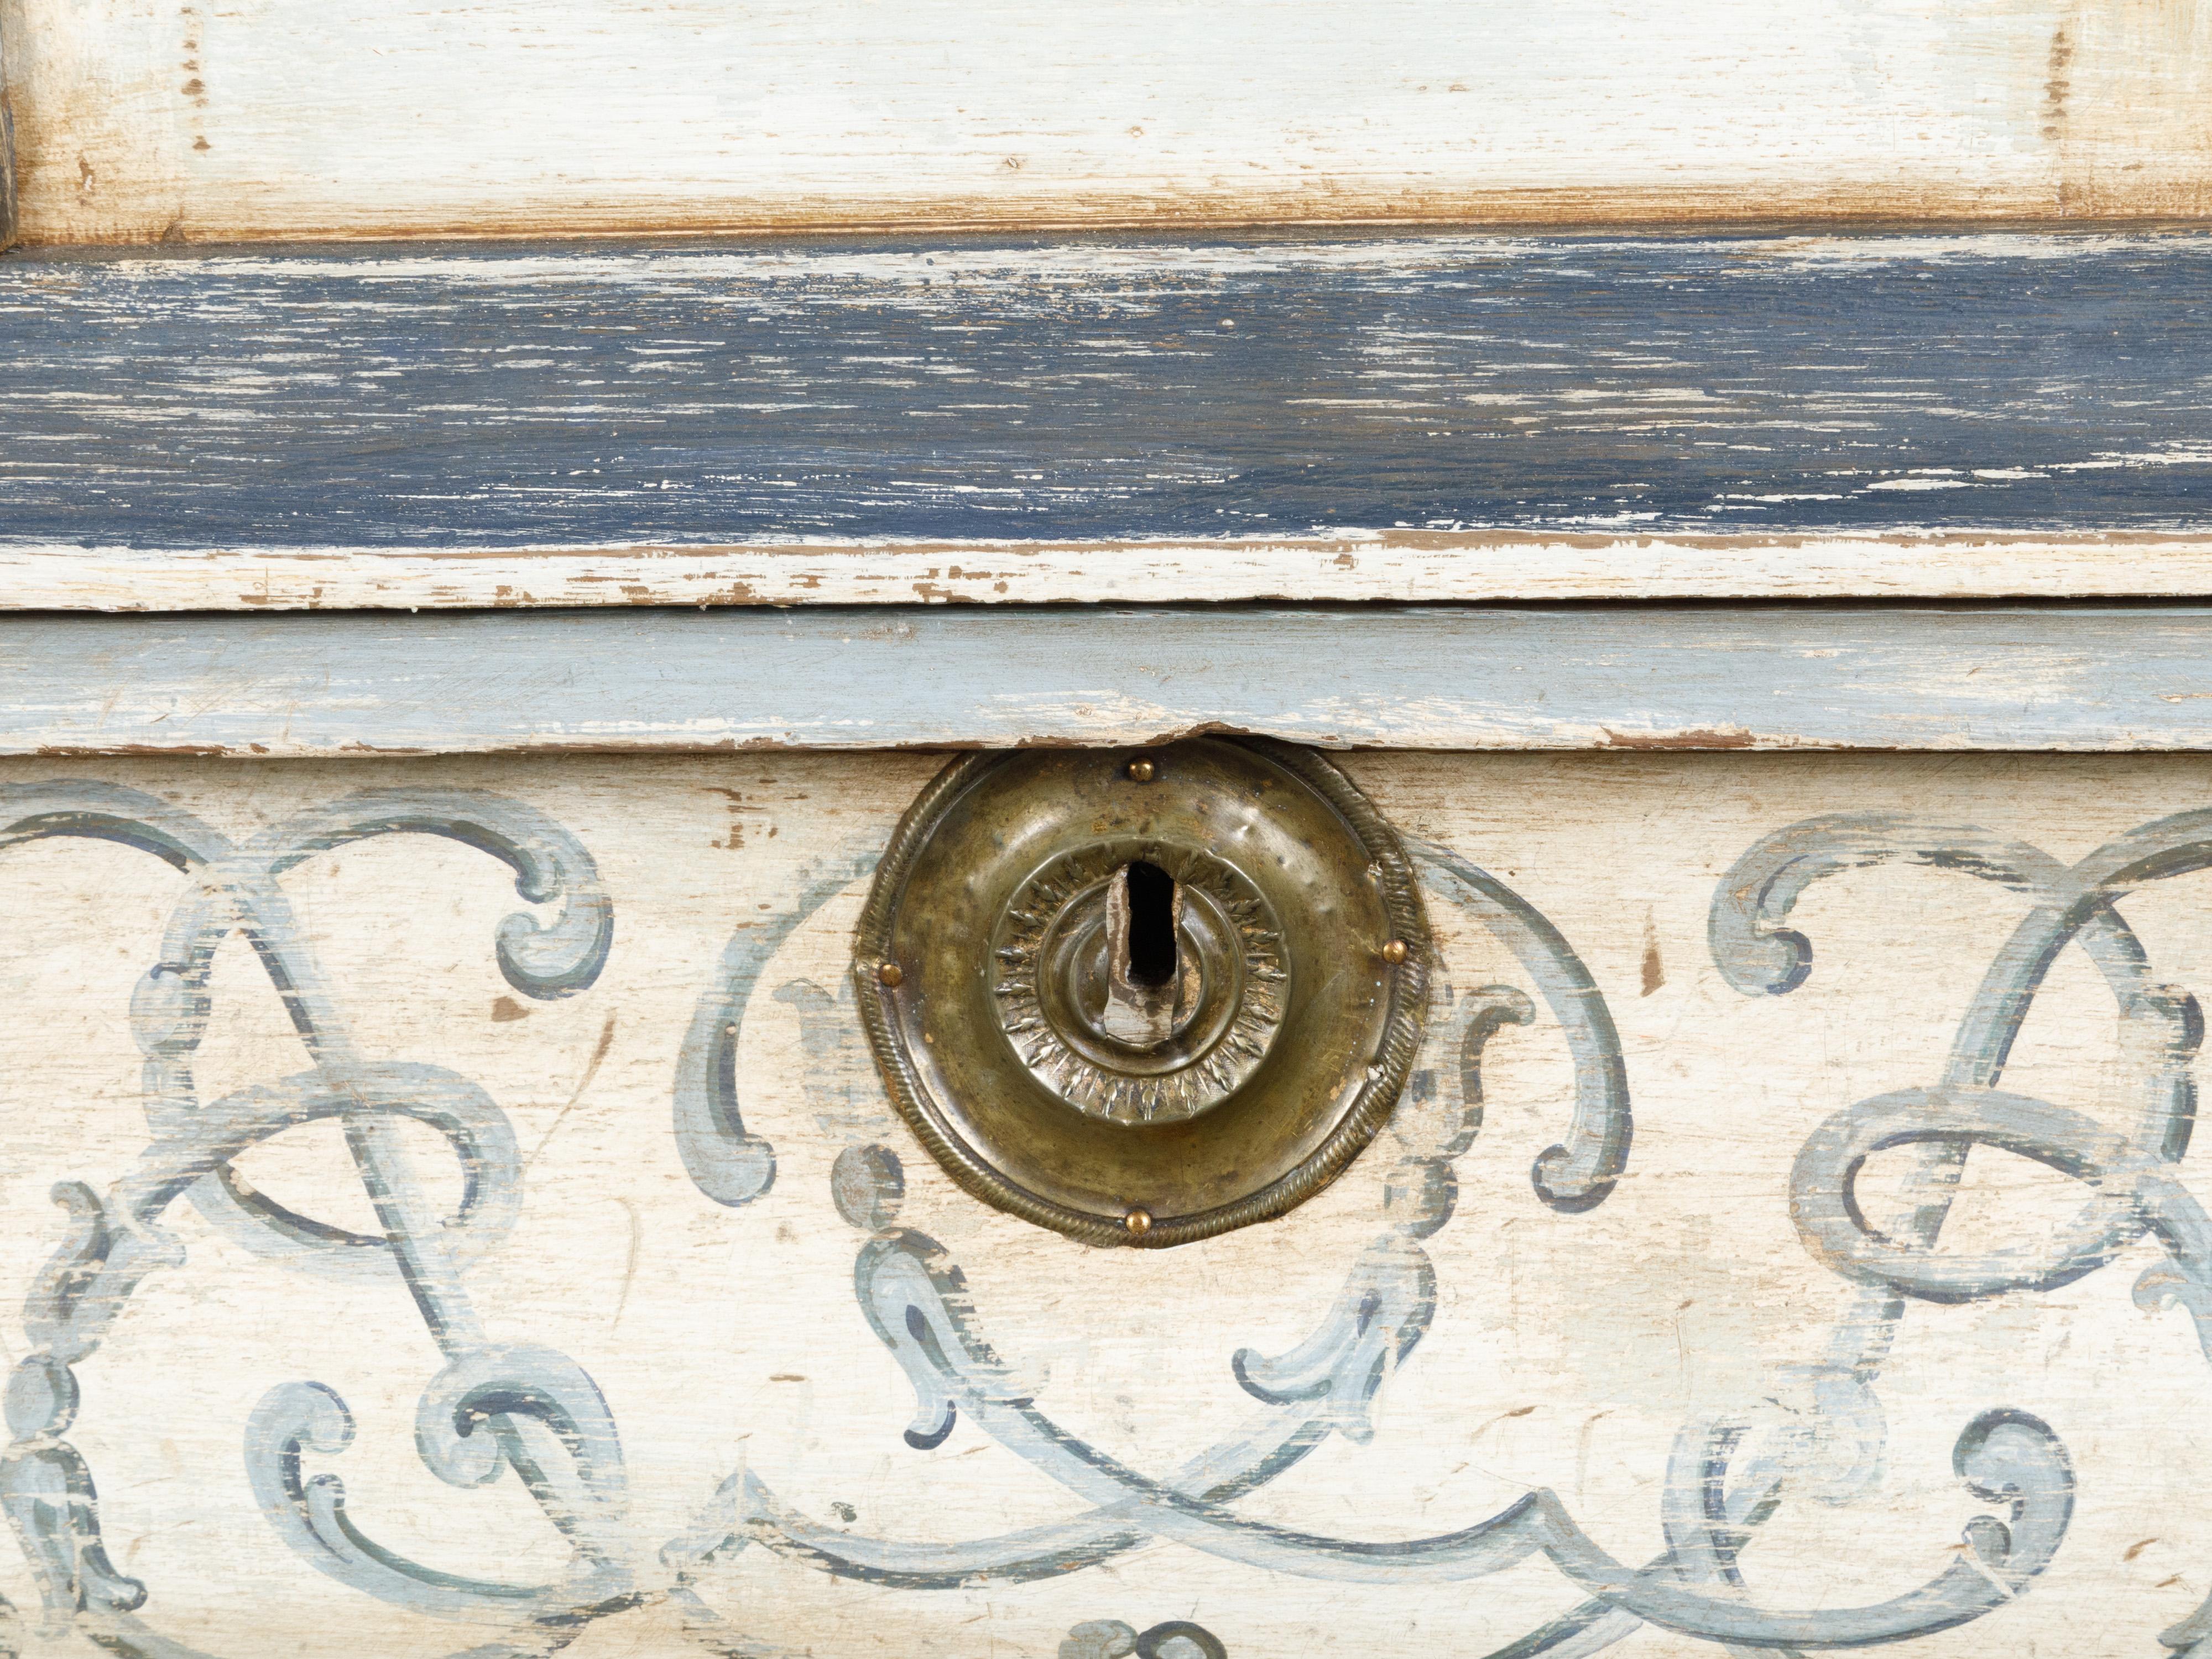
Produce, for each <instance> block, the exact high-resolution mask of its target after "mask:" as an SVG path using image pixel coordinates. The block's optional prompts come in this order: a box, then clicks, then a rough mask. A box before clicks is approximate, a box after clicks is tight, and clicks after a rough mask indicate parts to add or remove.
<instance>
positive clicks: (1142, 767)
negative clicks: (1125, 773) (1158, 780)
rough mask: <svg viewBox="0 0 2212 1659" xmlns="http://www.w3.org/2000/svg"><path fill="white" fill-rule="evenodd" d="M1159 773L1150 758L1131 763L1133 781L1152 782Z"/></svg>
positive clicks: (1131, 780) (1130, 769)
mask: <svg viewBox="0 0 2212 1659" xmlns="http://www.w3.org/2000/svg"><path fill="white" fill-rule="evenodd" d="M1156 776H1158V768H1157V767H1155V766H1154V765H1153V764H1152V762H1150V761H1148V760H1133V761H1131V762H1130V763H1129V781H1130V782H1132V783H1150V782H1151V781H1152V780H1153V778H1155V777H1156Z"/></svg>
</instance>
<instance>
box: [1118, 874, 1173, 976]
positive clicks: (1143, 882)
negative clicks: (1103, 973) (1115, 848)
mask: <svg viewBox="0 0 2212 1659" xmlns="http://www.w3.org/2000/svg"><path fill="white" fill-rule="evenodd" d="M1122 879H1123V880H1124V881H1126V882H1127V884H1128V890H1129V945H1128V949H1129V961H1128V974H1129V982H1130V983H1131V984H1132V985H1146V986H1153V987H1158V986H1164V985H1172V984H1174V983H1175V977H1176V919H1175V878H1174V877H1172V876H1170V874H1168V872H1166V871H1164V870H1163V869H1161V868H1160V867H1159V866H1158V865H1157V864H1146V862H1144V860H1141V859H1140V860H1138V861H1137V862H1136V863H1134V864H1132V865H1131V866H1129V867H1128V869H1127V871H1126V872H1124V873H1123V876H1122Z"/></svg>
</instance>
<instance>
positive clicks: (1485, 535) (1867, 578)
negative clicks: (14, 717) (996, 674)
mask: <svg viewBox="0 0 2212 1659" xmlns="http://www.w3.org/2000/svg"><path fill="white" fill-rule="evenodd" d="M2204 594H2212V532H2208V533H2203V534H2198V533H2195V532H2188V533H2179V534H2172V535H2128V534H2124V533H2123V534H2087V533H2085V534H2081V535H2075V536H2068V535H2063V534H2060V535H2005V534H2002V533H1998V534H1984V535H1977V534H1975V533H1973V532H1955V533H1951V534H1945V533H1942V532H1929V533H1923V534H1911V533H1900V534H1895V535H1891V536H1881V535H1871V534H1861V535H1837V536H1814V535H1803V536H1784V537H1764V536H1702V537H1692V536H1606V535H1584V536H1572V535H1556V536H1544V535H1516V534H1514V533H1513V532H1467V533H1462V534H1452V533H1450V532H1367V533H1355V534H1351V535H1344V536H1336V537H1300V538H1287V539H1283V540H1270V539H1257V538H1255V539H1243V538H1240V539H1237V540H1235V541H1160V542H1109V541H1097V542H1086V541H1069V542H991V541H975V542H944V543H927V542H924V543H901V542H894V541H873V542H862V541H855V542H845V543H839V542H820V543H801V544H795V545H786V546H777V545H773V544H770V545H747V544H740V545H738V546H733V547H704V548H702V547H605V548H580V549H578V548H456V549H448V550H436V551H428V552H401V551H394V550H392V549H390V548H386V547H378V546H368V547H309V548H241V549H231V548H210V549H202V548H187V549H158V548H157V549H136V548H111V547H99V548H82V547H66V546H51V545H50V546H43V547H38V546H33V547H24V546H9V545H7V544H5V543H4V542H0V612H4V611H108V612H132V611H261V612H275V611H352V610H367V611H425V610H447V611H451V610H548V609H559V608H575V607H584V606H601V605H619V606H640V605H690V606H702V607H709V606H711V607H720V606H726V605H1062V604H1079V605H1093V604H1114V603H1120V604H1145V603H1149V602H1152V601H1155V600H1158V599H1161V598H1163V597H1169V598H1172V599H1176V600H1180V601H1198V602H1221V601H1238V600H1297V601H1320V602H1330V601H1364V600H1383V601H1394V602H1398V603H1409V602H1419V603H1436V602H1440V601H1454V600H1456V601H1461V602H1465V603H1485V602H1490V601H1499V600H1504V601H1516V600H1541V601H1550V600H1574V599H1835V598H1839V597H1840V598H1857V599H1903V600H1919V599H2189V598H2194V597H2197V596H2199V595H2204Z"/></svg>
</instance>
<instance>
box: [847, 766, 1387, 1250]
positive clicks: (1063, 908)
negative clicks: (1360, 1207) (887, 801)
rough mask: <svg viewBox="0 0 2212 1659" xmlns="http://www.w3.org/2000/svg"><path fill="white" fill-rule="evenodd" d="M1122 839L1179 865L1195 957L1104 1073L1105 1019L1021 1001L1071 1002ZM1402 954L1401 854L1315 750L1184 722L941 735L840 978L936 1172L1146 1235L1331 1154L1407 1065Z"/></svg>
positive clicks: (1304, 1190) (1097, 1230)
mask: <svg viewBox="0 0 2212 1659" xmlns="http://www.w3.org/2000/svg"><path fill="white" fill-rule="evenodd" d="M1145 763H1150V766H1151V770H1150V773H1149V775H1146V767H1145ZM1139 778H1144V779H1145V781H1139ZM1136 861H1143V862H1146V863H1149V864H1152V865H1154V866H1157V867H1158V868H1159V869H1160V870H1162V871H1164V872H1166V873H1167V874H1169V875H1170V876H1171V877H1172V878H1174V880H1175V881H1176V884H1177V885H1178V888H1179V890H1182V891H1183V893H1184V895H1185V902H1183V903H1182V908H1181V909H1180V910H1179V911H1178V913H1177V914H1178V919H1179V923H1180V926H1181V928H1182V933H1181V934H1180V937H1181V939H1182V942H1183V945H1184V947H1185V949H1186V950H1187V951H1191V952H1194V953H1195V956H1196V958H1197V965H1198V966H1199V967H1200V968H1201V969H1203V971H1200V972H1194V973H1192V974H1191V975H1189V984H1190V987H1191V989H1190V991H1189V993H1188V998H1189V1012H1187V1013H1186V1014H1184V1015H1183V1016H1182V1023H1181V1024H1178V1025H1177V1026H1176V1029H1175V1032H1174V1035H1173V1036H1172V1037H1171V1038H1170V1039H1166V1040H1164V1042H1162V1043H1161V1045H1160V1046H1159V1047H1158V1048H1157V1049H1156V1050H1154V1051H1152V1053H1150V1054H1146V1055H1131V1056H1129V1057H1127V1060H1126V1063H1124V1064H1121V1066H1120V1067H1119V1069H1120V1070H1121V1072H1122V1073H1124V1079H1120V1080H1117V1079H1115V1076H1114V1073H1115V1071H1116V1069H1117V1066H1116V1060H1115V1054H1114V1053H1113V1052H1111V1050H1112V1047H1113V1045H1112V1044H1111V1043H1110V1042H1109V1043H1105V1044H1104V1045H1103V1047H1102V1045H1101V1044H1100V1043H1099V1042H1090V1041H1084V1040H1080V1034H1079V1033H1076V1032H1073V1030H1072V1029H1071V1030H1066V1031H1065V1032H1064V1033H1063V1032H1061V1031H1057V1030H1054V1028H1053V1027H1052V1025H1051V1024H1050V1022H1049V1021H1047V1020H1046V1019H1045V1018H1044V1016H1046V1015H1047V1014H1050V1015H1051V1016H1052V1017H1053V1018H1054V1019H1057V1020H1059V1021H1060V1025H1061V1026H1062V1027H1066V1024H1067V1020H1068V1016H1067V1014H1066V1008H1067V1007H1068V1006H1073V1004H1075V1003H1080V1002H1083V1001H1084V1000H1085V998H1086V997H1090V998H1091V1000H1093V1001H1095V993H1094V992H1092V991H1091V989H1090V988H1089V987H1091V985H1092V982H1093V981H1092V979H1091V978H1086V977H1085V973H1087V972H1089V971H1090V970H1089V969H1084V963H1085V962H1087V961H1088V959H1089V958H1088V957H1085V952H1086V951H1088V952H1091V955H1093V956H1095V954H1096V948H1097V947H1096V945H1095V942H1094V940H1095V935H1096V931H1097V927H1099V926H1100V924H1099V923H1098V921H1097V915H1096V912H1097V907H1098V905H1099V903H1100V899H1099V893H1100V891H1101V884H1102V883H1103V882H1106V881H1109V880H1112V879H1114V878H1115V877H1116V875H1117V874H1118V872H1120V871H1121V870H1123V869H1125V868H1126V867H1127V866H1128V865H1129V864H1131V863H1133V862H1136ZM1394 940H1395V941H1398V942H1400V943H1401V944H1402V945H1403V946H1404V947H1405V948H1404V950H1403V951H1402V953H1401V952H1399V951H1394V950H1391V949H1390V948H1389V947H1390V946H1391V945H1392V942H1393V941H1394ZM1393 956H1401V960H1398V961H1396V962H1393V961H1392V960H1391V959H1390V958H1391V957H1393ZM1047 958H1049V962H1048V963H1046V965H1047V966H1049V965H1050V963H1061V964H1066V963H1073V964H1075V966H1074V967H1073V968H1066V967H1063V968H1055V969H1053V971H1054V973H1060V972H1066V974H1068V975H1070V977H1069V978H1068V979H1067V980H1066V985H1069V986H1073V987H1074V988H1073V990H1066V989H1063V988H1060V981H1057V980H1054V979H1052V978H1051V977H1050V976H1049V975H1045V974H1044V971H1043V969H1042V968H1041V967H1040V965H1039V964H1040V962H1041V961H1044V960H1045V959H1047ZM1428 961H1429V939H1428V927H1427V922H1426V920H1425V917H1424V915H1423V914H1422V910H1421V902H1420V897H1419V890H1418V889H1417V887H1416V885H1415V883H1414V879H1413V868H1412V866H1411V864H1410V863H1409V861H1408V860H1407V857H1406V854H1405V852H1404V850H1403V849H1402V848H1401V847H1400V846H1399V844H1398V840H1397V837H1396V836H1395V835H1393V834H1392V833H1391V831H1390V829H1389V826H1388V825H1387V824H1386V823H1383V819H1382V817H1380V815H1379V814H1377V813H1376V811H1375V809H1374V807H1373V806H1372V805H1370V803H1369V802H1368V800H1367V799H1366V798H1365V797H1364V795H1362V794H1361V793H1359V792H1358V790H1357V789H1356V788H1354V787H1352V783H1351V781H1349V780H1348V779H1346V777H1345V776H1344V775H1343V774H1342V773H1340V772H1339V771H1338V770H1337V769H1336V768H1335V767H1334V766H1332V765H1330V764H1329V763H1328V762H1327V761H1325V760H1323V759H1322V757H1320V756H1318V755H1316V754H1315V753H1313V752H1311V751H1310V750H1302V749H1298V748H1295V747H1292V746H1291V745H1289V744H1277V743H1272V742H1267V741H1264V740H1261V739H1249V740H1241V741H1234V742H1232V741H1228V740H1225V739H1218V738H1200V739H1195V740H1193V741H1191V742H1188V743H1180V744H1171V745H1168V746H1165V747H1163V748H1158V749H1147V750H1141V751H1128V750H1123V751H1118V752H1117V751H1113V750H1051V751H1047V750H1019V751H1015V752H1012V753H996V754H985V755H971V756H968V757H963V758H962V759H960V760H957V761H955V762H954V763H952V764H951V765H950V766H948V767H947V768H945V770H944V771H943V772H941V773H940V774H939V775H938V776H937V777H936V779H935V780H933V781H932V782H931V783H930V785H929V786H928V787H927V788H926V789H924V790H923V791H922V793H921V795H920V797H918V798H917V799H915V803H914V805H912V806H911V807H909V808H908V811H907V814H906V816H905V817H904V818H903V819H902V820H901V822H900V823H899V827H898V830H897V832H896V835H895V836H893V837H892V840H891V844H890V848H888V849H887V851H886V853H885V854H884V860H883V862H882V864H881V865H880V866H878V870H877V874H876V882H875V887H874V890H873V891H872V893H871V894H870V896H869V899H868V904H867V908H866V910H865V911H864V912H863V913H862V915H861V918H860V927H859V931H858V933H857V936H856V938H855V941H854V984H855V987H856V988H857V990H858V992H859V995H860V1008H861V1013H862V1018H863V1021H864V1023H865V1024H866V1027H867V1031H868V1038H869V1042H870V1043H871V1044H872V1046H873V1048H874V1050H875V1054H876V1060H877V1063H878V1066H879V1067H880V1068H881V1070H882V1072H883V1075H884V1084H885V1086H886V1087H887V1088H888V1089H889V1090H890V1095H891V1098H892V1100H893V1101H894V1102H895V1103H896V1105H897V1107H898V1109H899V1111H900V1113H901V1114H902V1115H903V1116H904V1117H905V1118H906V1120H907V1121H908V1124H909V1125H911V1126H912V1127H913V1129H914V1131H915V1134H917V1135H918V1136H919V1137H920V1138H921V1141H922V1144H923V1145H924V1146H927V1148H928V1149H929V1151H930V1152H931V1154H932V1155H933V1157H934V1158H936V1159H937V1161H938V1162H939V1164H941V1165H943V1166H944V1168H945V1170H946V1171H947V1172H948V1173H950V1174H951V1176H952V1177H953V1179H954V1180H956V1181H957V1182H959V1183H960V1184H961V1185H962V1186H963V1187H964V1188H966V1189H967V1190H968V1191H969V1192H970V1193H972V1194H975V1196H976V1197H978V1198H981V1199H982V1200H984V1201H985V1202H987V1203H989V1204H993V1205H995V1206H998V1207H999V1208H1000V1209H1003V1210H1007V1211H1010V1212H1012V1213H1014V1214H1016V1215H1018V1216H1021V1217H1023V1218H1025V1219H1027V1220H1030V1221H1033V1222H1036V1224H1038V1225H1041V1226H1045V1227H1050V1228H1052V1229H1054V1231H1059V1232H1062V1233H1066V1234H1067V1235H1068V1236H1069V1237H1073V1238H1079V1239H1082V1240H1084V1241H1085V1242H1086V1243H1094V1244H1142V1245H1144V1246H1146V1247H1149V1248H1158V1247H1161V1246H1165V1245H1170V1244H1181V1243H1188V1242H1189V1241H1190V1240H1193V1239H1197V1238H1204V1237H1209V1236H1211V1235H1212V1234H1214V1233H1220V1232H1226V1231H1229V1230H1230V1229H1231V1228H1235V1227H1242V1226H1245V1225H1249V1224H1250V1223H1252V1222H1255V1221H1264V1220H1267V1219H1268V1218H1271V1217H1273V1216H1278V1215H1280V1214H1282V1213H1283V1212H1285V1211H1286V1210H1289V1209H1291V1208H1292V1207H1293V1206H1296V1205H1297V1204H1300V1203H1302V1202H1304V1200H1306V1199H1307V1198H1309V1197H1310V1196H1312V1194H1314V1193H1316V1192H1317V1191H1319V1190H1320V1189H1321V1188H1322V1187H1324V1186H1326V1185H1327V1184H1328V1182H1331V1181H1333V1180H1334V1179H1335V1178H1336V1176H1338V1175H1339V1174H1340V1173H1341V1172H1342V1171H1343V1170H1344V1168H1345V1167H1346V1165H1347V1164H1350V1163H1351V1161H1352V1158H1355V1157H1356V1156H1358V1152H1359V1151H1360V1149H1361V1148H1362V1147H1364V1146H1366V1144H1367V1142H1368V1141H1369V1140H1370V1139H1372V1138H1373V1136H1374V1134H1375V1132H1376V1130H1377V1129H1378V1128H1380V1127H1382V1124H1383V1120H1384V1119H1385V1118H1387V1117H1388V1116H1389V1112H1390V1109H1391V1107H1392V1106H1393V1105H1394V1104H1395V1103H1396V1101H1397V1097H1398V1091H1400V1089H1401V1088H1402V1087H1403V1086H1404V1084H1405V1080H1406V1075H1407V1071H1408V1069H1409V1068H1410V1067H1411V1066H1412V1064H1413V1054H1414V1051H1415V1049H1416V1048H1418V1047H1419V1041H1420V1026H1421V1020H1422V1017H1423V1013H1424V1007H1425V996H1426V988H1427V971H1428ZM1078 969H1083V971H1082V972H1079V971H1077V970H1078ZM1224 998H1227V999H1228V1000H1229V1002H1230V1004H1231V1005H1235V1006H1225V1005H1224V1003H1223V999H1224ZM1238 999H1249V1001H1247V1002H1243V1003H1239V1002H1238V1001H1237V1000H1238ZM1063 1050H1064V1051H1066V1052H1065V1053H1062V1052H1060V1051H1063ZM1163 1056H1164V1058H1162V1057H1163ZM1085 1068H1088V1071H1089V1072H1090V1073H1103V1074H1104V1081H1103V1083H1102V1082H1101V1081H1100V1080H1099V1079H1098V1078H1097V1077H1095V1076H1087V1075H1086V1073H1085ZM1176 1079H1182V1080H1181V1081H1179V1082H1178V1081H1176ZM1209 1079H1210V1080H1209ZM1122 1081H1126V1087H1125V1088H1123V1087H1121V1083H1122ZM1117 1088H1121V1092H1118V1093H1117V1092H1115V1089H1117ZM1139 1216H1141V1217H1143V1218H1148V1219H1146V1220H1139V1219H1136V1218H1138V1217H1139Z"/></svg>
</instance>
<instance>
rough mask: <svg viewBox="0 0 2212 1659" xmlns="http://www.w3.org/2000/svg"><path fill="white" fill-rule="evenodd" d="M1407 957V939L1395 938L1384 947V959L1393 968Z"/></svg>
mask: <svg viewBox="0 0 2212 1659" xmlns="http://www.w3.org/2000/svg"><path fill="white" fill-rule="evenodd" d="M1405 959H1406V941H1405V940H1403V939H1392V940H1391V941H1390V942H1389V944H1388V945H1384V946H1383V961H1385V962H1387V963H1389V964H1390V965H1391V966H1392V967H1393V968H1395V967H1396V966H1397V965H1398V964H1399V963H1401V962H1403V961H1404V960H1405Z"/></svg>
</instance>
